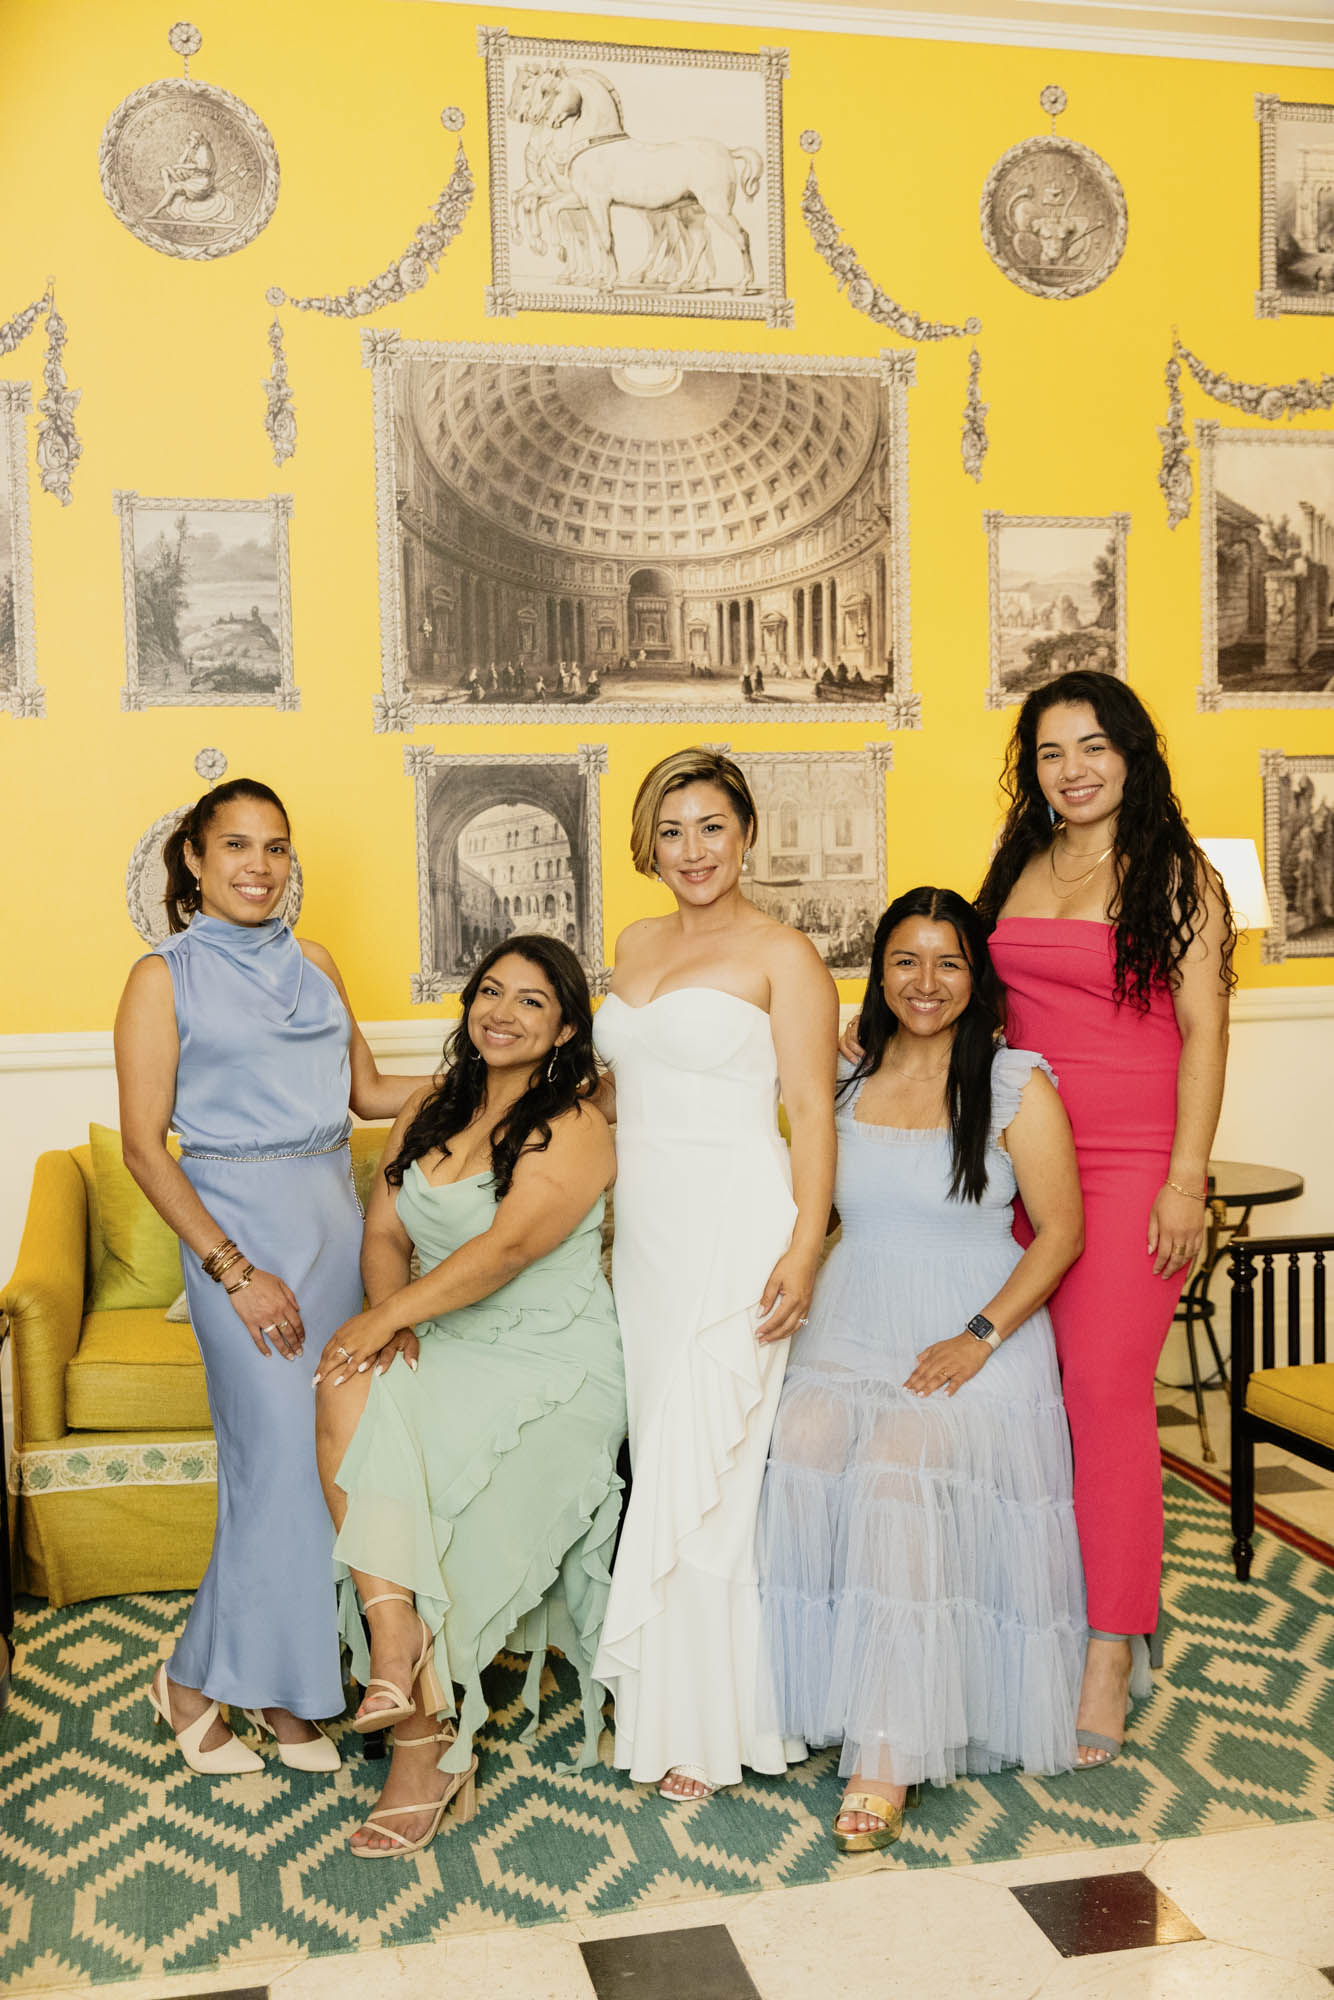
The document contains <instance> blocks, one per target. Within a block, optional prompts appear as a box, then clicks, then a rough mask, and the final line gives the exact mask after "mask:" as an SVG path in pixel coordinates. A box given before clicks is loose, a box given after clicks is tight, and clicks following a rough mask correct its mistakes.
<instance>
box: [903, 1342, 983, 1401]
mask: <svg viewBox="0 0 1334 2000" xmlns="http://www.w3.org/2000/svg"><path fill="white" fill-rule="evenodd" d="M990 1355H991V1349H990V1348H989V1347H988V1346H987V1343H986V1341H985V1340H979V1339H978V1338H977V1337H976V1335H975V1334H971V1333H956V1334H955V1336H954V1338H953V1340H938V1341H936V1342H935V1344H934V1345H933V1346H931V1347H924V1348H923V1349H922V1351H921V1353H920V1354H919V1355H918V1357H917V1366H916V1367H915V1368H914V1369H913V1372H912V1374H911V1375H910V1376H909V1377H908V1379H907V1381H906V1382H905V1383H904V1385H903V1386H904V1388H905V1389H908V1390H911V1392H912V1394H913V1395H914V1396H931V1395H934V1394H935V1392H936V1390H937V1389H941V1388H944V1387H945V1384H946V1383H947V1382H948V1384H949V1387H948V1389H946V1390H945V1393H946V1395H947V1396H953V1395H956V1394H957V1393H958V1391H959V1390H960V1389H962V1387H963V1385H964V1383H965V1382H971V1381H972V1379H973V1377H974V1375H976V1373H977V1371H978V1369H979V1368H981V1367H983V1366H984V1365H985V1364H986V1362H987V1360H988V1359H989V1358H990Z"/></svg>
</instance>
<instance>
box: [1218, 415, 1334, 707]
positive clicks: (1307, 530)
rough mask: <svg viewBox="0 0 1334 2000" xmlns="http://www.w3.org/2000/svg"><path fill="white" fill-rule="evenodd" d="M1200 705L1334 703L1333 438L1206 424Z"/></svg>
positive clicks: (1323, 434) (1327, 433)
mask: <svg viewBox="0 0 1334 2000" xmlns="http://www.w3.org/2000/svg"><path fill="white" fill-rule="evenodd" d="M1195 442H1196V446H1197V448H1198V450H1199V455H1200V568H1201V574H1200V588H1201V599H1202V606H1203V620H1202V623H1203V651H1204V662H1203V664H1204V677H1203V680H1202V683H1201V686H1200V689H1199V694H1198V698H1197V700H1198V706H1199V707H1200V708H1201V709H1204V710H1206V711H1208V710H1212V709H1219V708H1328V707H1330V706H1332V705H1334V604H1331V594H1332V593H1334V430H1324V431H1283V432H1275V431H1268V430H1224V429H1223V428H1222V427H1221V425H1219V424H1217V423H1214V422H1212V421H1207V422H1200V423H1197V424H1196V426H1195Z"/></svg>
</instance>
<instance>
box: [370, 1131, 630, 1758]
mask: <svg viewBox="0 0 1334 2000" xmlns="http://www.w3.org/2000/svg"><path fill="white" fill-rule="evenodd" d="M603 1207H604V1203H603V1200H602V1197H601V1196H599V1198H598V1200H597V1201H596V1202H595V1203H594V1205H593V1207H592V1208H591V1209H590V1210H589V1212H588V1214H587V1215H586V1216H585V1217H584V1219H583V1221H582V1222H580V1223H579V1224H578V1226H577V1227H576V1228H575V1229H574V1230H573V1231H572V1232H571V1234H570V1235H569V1236H567V1237H566V1239H565V1241H564V1242H563V1243H561V1244H558V1245H557V1247H556V1248H555V1249H554V1250H552V1251H549V1252H548V1254H547V1255H546V1256H545V1257H540V1258H539V1259H538V1260H537V1262H536V1263H533V1264H530V1265H529V1266H528V1268H527V1269H526V1270H525V1271H521V1272H520V1274H519V1276H518V1277H517V1278H514V1279H512V1280H511V1281H510V1283H509V1284H507V1285H503V1286H502V1287H501V1288H500V1290H499V1291H496V1292H493V1293H492V1294H491V1296H490V1297H489V1298H486V1299H481V1300H479V1301H478V1303H477V1304H476V1305H472V1306H465V1307H463V1308H462V1309H461V1310H459V1311H458V1312H451V1313H444V1314H442V1315H441V1316H440V1318H438V1319H433V1320H425V1321H423V1322H422V1324H421V1325H420V1326H419V1327H418V1328H417V1332H418V1335H419V1336H420V1340H421V1354H420V1357H419V1361H418V1366H417V1369H416V1372H415V1373H414V1372H413V1371H412V1370H410V1369H409V1368H407V1367H406V1366H405V1364H404V1363H403V1362H402V1361H395V1362H394V1364H393V1366H392V1367H391V1368H389V1369H388V1370H387V1371H386V1372H385V1373H384V1374H383V1375H380V1376H377V1377H376V1378H375V1379H374V1381H373V1382H372V1383H371V1390H370V1395H369V1397H368V1399H367V1402H366V1408H365V1411H364V1413H363V1415H362V1418H361V1421H360V1422H359V1423H358V1425H357V1428H356V1432H355V1434H354V1436H353V1439H352V1442H351V1444H350V1445H349V1446H348V1449H347V1452H346V1453H345V1455H344V1458H343V1462H342V1464H341V1465H340V1466H339V1469H338V1484H339V1485H340V1486H341V1487H342V1488H343V1490H344V1492H345V1493H346V1494H347V1516H346V1518H345V1520H344V1522H343V1527H342V1531H341V1533H340V1534H339V1537H338V1541H337V1543H336V1545H335V1550H334V1554H335V1557H336V1559H337V1569H338V1579H339V1582H338V1591H339V1624H340V1628H341V1631H342V1636H343V1638H344V1639H345V1641H346V1642H347V1645H348V1647H349V1649H350V1651H351V1655H352V1666H353V1671H354V1672H355V1674H356V1676H357V1678H358V1679H359V1680H360V1681H361V1682H362V1683H363V1685H364V1683H365V1681H366V1679H367V1677H368V1675H369V1673H370V1661H369V1658H368V1654H367V1647H366V1638H365V1632H364V1628H363V1626H362V1621H361V1614H360V1611H359V1609H358V1605H357V1600H356V1592H355V1589H354V1587H353V1583H352V1579H351V1577H350V1576H349V1575H348V1570H349V1568H353V1569H359V1570H363V1571H366V1572H369V1573H370V1574H371V1575H373V1576H382V1577H386V1578H389V1579H391V1580H392V1581H393V1582H395V1583H399V1584H402V1585H403V1587H404V1588H405V1589H406V1590H410V1591H412V1592H413V1594H414V1596H415V1597H416V1600H417V1608H418V1610H419V1611H420V1612H421V1615H422V1617H423V1618H424V1619H425V1620H426V1623H427V1625H428V1626H429V1627H430V1629H431V1631H432V1633H433V1634H434V1635H435V1665H436V1670H437V1672H438V1674H439V1676H440V1684H441V1686H442V1687H443V1688H444V1689H445V1690H446V1692H447V1693H448V1691H449V1690H450V1687H451V1684H453V1685H454V1686H456V1687H458V1688H461V1690H462V1699H461V1701H460V1702H459V1705H458V1710H457V1721H458V1736H457V1738H456V1740H455V1742H454V1743H453V1744H451V1745H450V1746H449V1748H448V1749H447V1750H446V1752H445V1754H444V1756H443V1757H442V1758H441V1759H440V1764H441V1768H442V1769H444V1770H448V1771H461V1770H466V1768H467V1766H468V1764H469V1762H470V1761H471V1758H472V1738H473V1733H474V1731H475V1730H476V1729H478V1728H479V1727H480V1726H481V1724H482V1723H483V1722H484V1721H485V1720H486V1714H487V1704H486V1698H485V1696H484V1695H483V1693H482V1683H481V1676H482V1671H483V1669H484V1668H486V1667H487V1666H489V1665H490V1663H491V1661H492V1660H493V1659H494V1658H495V1656H496V1654H497V1653H499V1652H501V1651H505V1652H513V1653H528V1654H530V1655H531V1663H530V1666H529V1669H528V1674H527V1678H526V1680H525V1682H524V1701H525V1704H526V1706H527V1708H528V1710H529V1713H530V1717H531V1720H530V1722H529V1724H528V1728H527V1730H526V1732H525V1740H531V1738H532V1736H533V1735H534V1734H535V1732H536V1728H537V1719H538V1702H539V1693H540V1689H541V1682H542V1668H543V1664H544V1662H545V1658H546V1649H547V1647H548V1646H554V1647H556V1648H557V1649H558V1650H559V1651H560V1652H562V1653H563V1654H564V1655H565V1657H566V1659H567V1660H569V1662H570V1664H571V1665H572V1666H573V1667H574V1668H575V1671H576V1672H577V1674H578V1676H579V1687H580V1694H581V1696H582V1706H583V1724H584V1734H583V1743H582V1747H581V1749H580V1751H579V1754H578V1757H577V1759H576V1762H577V1764H578V1765H580V1766H586V1765H589V1764H594V1763H596V1762H597V1756H598V1734H599V1731H600V1729H601V1723H602V1700H603V1689H602V1688H601V1687H600V1686H599V1685H598V1683H596V1682H595V1681H594V1679H593V1655H594V1653H595V1652H596V1650H597V1643H598V1636H599V1633H600V1632H601V1629H602V1614H603V1611H604V1610H605V1608H606V1602H607V1591H608V1587H609V1581H610V1579H609V1574H608V1569H609V1564H610V1559H611V1552H612V1546H613V1544H614V1541H615V1537H616V1525H617V1522H618V1520H619V1518H620V1507H621V1482H620V1480H619V1479H618V1478H617V1476H616V1454H617V1452H618V1451H619V1449H620V1446H621V1441H622V1439H623V1438H624V1436H625V1376H624V1371H623V1368H622V1363H621V1341H620V1334H619V1332H618V1330H617V1326H616V1313H615V1308H614V1307H613V1305H612V1301H611V1293H610V1291H609V1290H608V1287H607V1283H606V1280H605V1279H604V1277H603V1275H602V1269H601V1264H600V1261H599V1256H600V1248H601V1238H600V1230H601V1224H602V1213H603ZM397 1208H398V1216H399V1220H400V1221H401V1222H402V1224H403V1226H404V1228H405V1229H406V1230H407V1232H408V1234H409V1236H410V1237H411V1238H412V1240H413V1242H414V1244H415V1245H416V1247H417V1254H418V1258H419V1260H420V1263H421V1268H422V1270H423V1272H426V1271H430V1270H433V1269H434V1268H435V1266H436V1265H437V1264H440V1263H443V1262H444V1260H445V1258H446V1257H448V1256H449V1255H450V1254H451V1253H452V1252H453V1251H455V1250H457V1249H459V1248H460V1246H461V1245H462V1244H464V1243H467V1242H469V1241H470V1240H471V1239H472V1238H473V1237H474V1236H479V1235H481V1233H482V1232H483V1231H484V1230H485V1229H487V1228H489V1227H490V1224H491V1221H492V1218H493V1217H494V1215H495V1210H496V1203H495V1196H494V1194H493V1192H492V1183H491V1176H490V1174H489V1173H483V1174H473V1175H471V1176H469V1177H468V1178H467V1179H465V1180H458V1181H450V1182H447V1183H445V1184H444V1185H442V1186H439V1187H433V1186H432V1185H431V1183H430V1182H429V1181H428V1180H427V1179H426V1176H425V1175H424V1174H423V1173H422V1171H421V1168H420V1167H419V1166H418V1165H417V1163H416V1162H415V1161H414V1162H413V1164H412V1165H411V1166H410V1167H409V1168H408V1170H407V1173H406V1175H405V1176H404V1180H403V1186H402V1188H401V1189H400V1191H399V1194H398V1199H397ZM450 1712H452V1711H450Z"/></svg>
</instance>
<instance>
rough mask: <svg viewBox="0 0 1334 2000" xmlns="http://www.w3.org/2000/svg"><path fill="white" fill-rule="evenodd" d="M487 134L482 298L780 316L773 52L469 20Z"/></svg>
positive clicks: (526, 307) (777, 55) (777, 61)
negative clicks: (524, 31)
mask: <svg viewBox="0 0 1334 2000" xmlns="http://www.w3.org/2000/svg"><path fill="white" fill-rule="evenodd" d="M477 44H478V53H479V54H480V55H481V56H482V57H483V59H484V60H485V63H486V92H487V114H488V119H489V125H490V140H491V272H492V282H491V284H490V286H489V288H488V290H487V295H486V300H487V311H488V312H490V313H497V314H509V313H515V312H539V311H540V312H599V313H605V312H629V313H668V314H683V315H685V316H686V317H688V318H692V319H759V320H763V321H764V322H765V324H766V325H767V326H791V324H792V301H791V300H790V299H789V298H787V296H786V280H785V277H784V270H783V96H782V92H783V78H784V77H785V76H786V75H787V51H786V49H761V50H760V51H759V52H758V54H737V53H733V52H729V51H722V50H705V49H674V48H641V47H638V46H635V45H633V44H626V43H618V42H563V41H561V42H556V41H545V40H542V39H540V38H537V37H534V36H531V35H511V34H510V32H509V30H508V29H507V28H489V27H488V28H479V29H478V31H477Z"/></svg>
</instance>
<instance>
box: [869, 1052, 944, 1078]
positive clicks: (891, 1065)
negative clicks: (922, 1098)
mask: <svg viewBox="0 0 1334 2000" xmlns="http://www.w3.org/2000/svg"><path fill="white" fill-rule="evenodd" d="M885 1068H886V1069H892V1070H893V1072H894V1074H895V1075H896V1076H901V1077H903V1078H905V1080H906V1081H907V1082H909V1083H930V1082H931V1081H932V1079H933V1078H935V1077H938V1076H944V1074H945V1071H946V1070H947V1069H948V1068H949V1063H948V1061H947V1062H946V1063H945V1064H944V1066H943V1067H942V1068H940V1069H929V1070H927V1071H926V1072H925V1073H924V1075H922V1076H914V1075H913V1073H912V1071H911V1070H910V1069H905V1068H904V1067H903V1064H902V1063H896V1062H891V1061H890V1059H889V1057H888V1056H886V1057H885Z"/></svg>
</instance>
